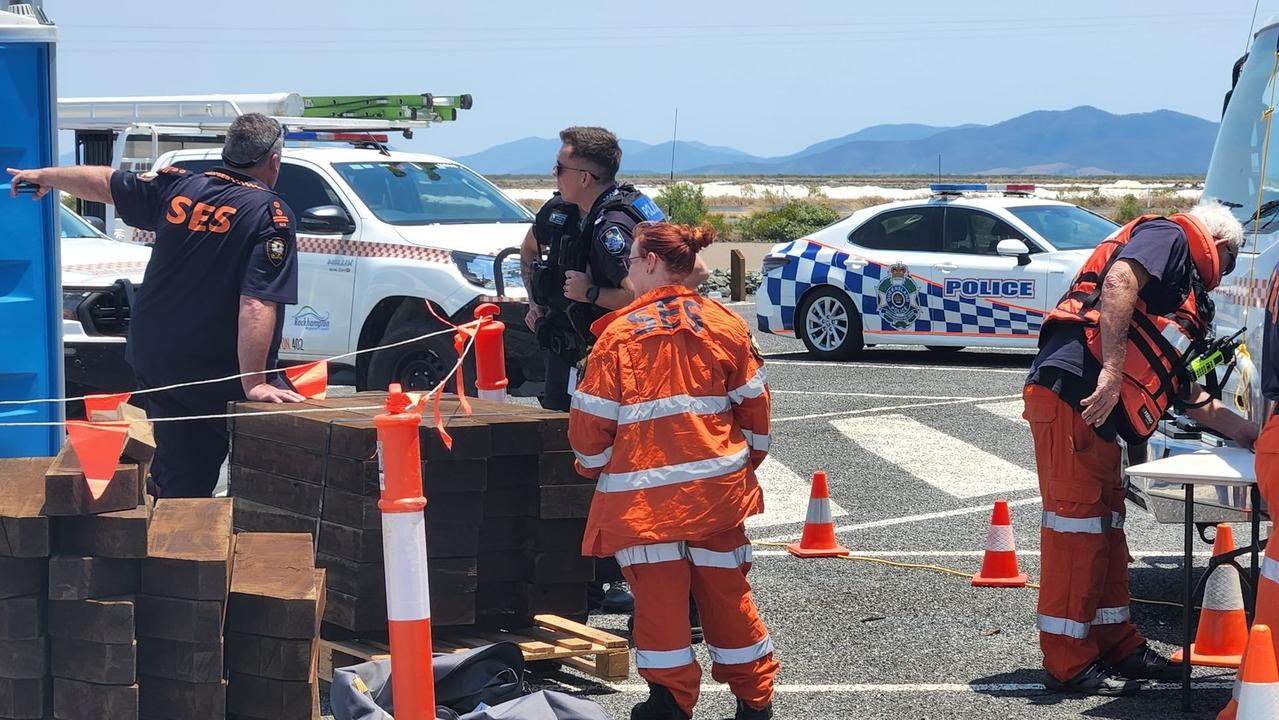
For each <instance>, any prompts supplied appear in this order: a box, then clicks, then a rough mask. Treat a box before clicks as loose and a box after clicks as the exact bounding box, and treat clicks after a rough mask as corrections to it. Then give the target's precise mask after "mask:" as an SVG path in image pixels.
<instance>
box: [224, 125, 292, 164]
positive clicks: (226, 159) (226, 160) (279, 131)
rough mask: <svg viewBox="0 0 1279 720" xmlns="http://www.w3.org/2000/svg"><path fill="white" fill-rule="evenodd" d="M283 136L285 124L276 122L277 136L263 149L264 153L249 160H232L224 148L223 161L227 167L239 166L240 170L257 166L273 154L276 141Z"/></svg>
mask: <svg viewBox="0 0 1279 720" xmlns="http://www.w3.org/2000/svg"><path fill="white" fill-rule="evenodd" d="M282 137H284V126H283V125H281V124H280V123H279V122H276V124H275V138H274V139H273V140H271V144H270V145H268V146H267V148H266V150H263V151H262V154H261V155H258V156H257V157H255V158H253V159H252V160H247V161H246V160H239V161H237V160H232V159H231V158H229V157H227V156H226V151H225V150H223V152H222V162H223V164H225V165H226V166H227V167H233V168H237V169H240V170H243V169H245V168H251V167H254V166H255V165H257V164H258V163H260V162H262V161H263V160H265V159H266V156H267V155H270V154H271V151H272V150H274V149H275V144H276V143H278V142H280V138H282Z"/></svg>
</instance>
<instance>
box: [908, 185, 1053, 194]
mask: <svg viewBox="0 0 1279 720" xmlns="http://www.w3.org/2000/svg"><path fill="white" fill-rule="evenodd" d="M928 189H929V190H930V191H932V193H933V194H934V195H959V194H961V193H966V192H988V193H1003V194H1005V195H1029V194H1031V193H1033V192H1035V185H1034V183H1014V184H1008V185H1004V184H998V183H933V184H932V185H929V186H928Z"/></svg>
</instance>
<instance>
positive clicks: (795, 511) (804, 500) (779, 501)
mask: <svg viewBox="0 0 1279 720" xmlns="http://www.w3.org/2000/svg"><path fill="white" fill-rule="evenodd" d="M755 478H756V479H757V480H759V485H760V487H761V488H763V490H764V512H763V513H762V514H760V515H752V516H751V517H749V518H746V527H750V528H758V527H772V526H774V525H789V524H791V523H800V522H804V518H805V517H806V516H807V515H808V497H809V495H810V494H811V492H812V489H811V487H810V486H809V482H808V480H806V479H804V478H802V477H800V476H799V475H797V474H795V473H794V472H793V471H792V470H791V469H790V468H788V467H786V466H785V465H783V464H782V463H781V462H780V461H779V460H776V459H774V458H771V457H768V458H764V462H763V464H761V465H760V466H759V468H757V469H756V470H755ZM830 512H831V515H832V516H834V517H839V516H842V515H847V514H848V511H847V510H845V509H844V508H842V507H840V506H839V504H838V503H836V502H835V501H834V500H832V501H831V503H830Z"/></svg>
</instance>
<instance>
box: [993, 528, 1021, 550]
mask: <svg viewBox="0 0 1279 720" xmlns="http://www.w3.org/2000/svg"><path fill="white" fill-rule="evenodd" d="M986 549H987V550H990V551H991V552H1012V551H1014V550H1016V549H1017V542H1016V540H1015V539H1014V538H1013V528H1012V526H1011V525H991V526H990V527H988V528H987V529H986Z"/></svg>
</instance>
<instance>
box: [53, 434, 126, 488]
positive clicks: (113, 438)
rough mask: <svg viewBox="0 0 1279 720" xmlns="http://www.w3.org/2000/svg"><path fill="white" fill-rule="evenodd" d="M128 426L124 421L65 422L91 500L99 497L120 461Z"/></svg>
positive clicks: (68, 437) (113, 475)
mask: <svg viewBox="0 0 1279 720" xmlns="http://www.w3.org/2000/svg"><path fill="white" fill-rule="evenodd" d="M128 437H129V426H128V425H127V424H124V423H119V424H116V423H109V424H108V423H87V422H76V421H72V422H68V423H67V439H68V441H69V442H70V443H71V449H72V450H74V451H75V454H76V457H77V458H78V459H79V460H80V469H81V470H83V471H84V479H85V480H86V481H87V482H88V484H89V494H90V495H92V496H93V499H94V500H97V499H98V498H100V497H102V493H103V492H105V491H106V489H107V485H108V484H109V483H110V482H111V478H112V477H115V469H116V466H117V465H119V464H120V453H121V452H122V451H123V450H124V441H125V440H127V439H128Z"/></svg>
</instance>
